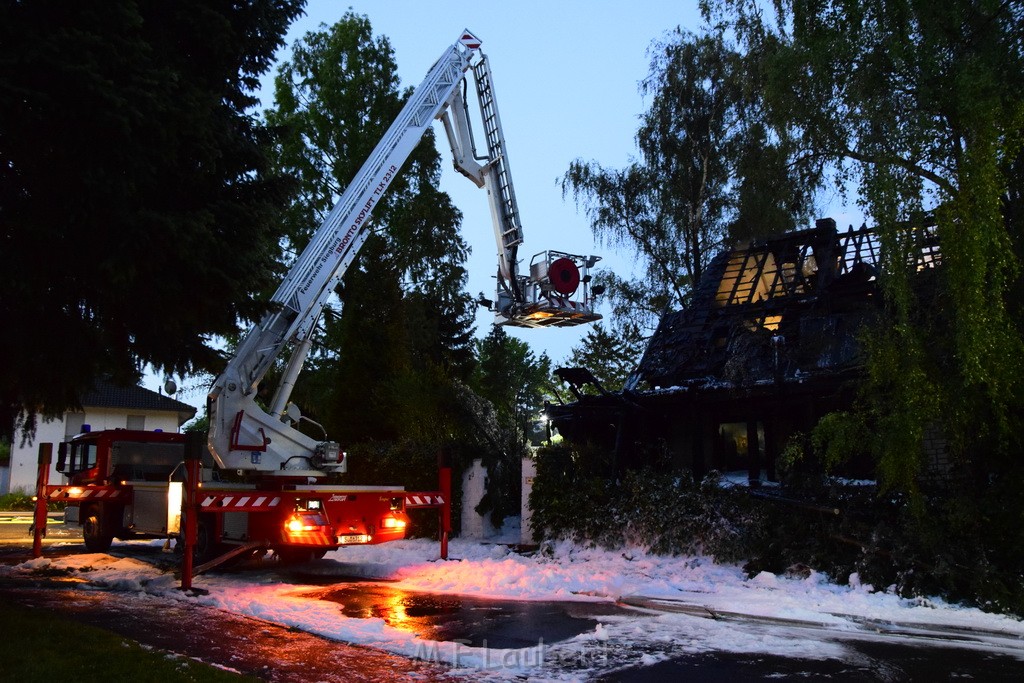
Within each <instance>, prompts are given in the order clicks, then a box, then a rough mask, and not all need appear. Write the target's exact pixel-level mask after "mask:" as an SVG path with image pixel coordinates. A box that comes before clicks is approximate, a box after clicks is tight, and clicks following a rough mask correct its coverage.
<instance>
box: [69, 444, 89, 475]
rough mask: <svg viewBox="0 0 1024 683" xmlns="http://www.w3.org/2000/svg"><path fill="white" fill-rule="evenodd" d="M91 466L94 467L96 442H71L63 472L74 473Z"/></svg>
mask: <svg viewBox="0 0 1024 683" xmlns="http://www.w3.org/2000/svg"><path fill="white" fill-rule="evenodd" d="M93 467H96V444H94V443H88V442H83V443H73V444H71V448H70V453H69V456H68V459H67V464H66V465H65V467H64V470H63V471H64V473H65V474H76V473H78V472H84V471H85V470H89V469H92V468H93Z"/></svg>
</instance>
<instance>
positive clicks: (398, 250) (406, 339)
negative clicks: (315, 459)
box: [266, 12, 474, 484]
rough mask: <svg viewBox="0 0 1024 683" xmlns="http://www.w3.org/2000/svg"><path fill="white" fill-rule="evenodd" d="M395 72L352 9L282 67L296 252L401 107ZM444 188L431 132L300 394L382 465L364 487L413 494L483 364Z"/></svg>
mask: <svg viewBox="0 0 1024 683" xmlns="http://www.w3.org/2000/svg"><path fill="white" fill-rule="evenodd" d="M395 69H396V66H395V62H394V53H393V50H392V48H391V46H390V43H389V42H388V40H387V38H384V37H375V36H374V35H373V30H372V26H371V25H370V22H369V20H368V19H367V18H366V17H365V16H359V15H355V14H353V13H351V12H349V13H347V14H345V16H344V17H343V18H342V19H341V20H340V21H338V22H337V23H336V24H334V25H333V26H322V27H321V28H320V29H319V30H317V31H313V32H310V33H307V34H306V35H305V36H304V37H303V38H302V39H301V40H299V41H298V42H297V43H296V44H295V45H294V47H293V52H292V55H291V58H290V59H289V60H288V61H286V62H284V63H283V64H282V65H281V67H280V69H279V71H278V75H277V78H276V80H275V98H276V102H275V106H274V108H272V109H271V110H269V111H268V112H267V113H266V116H267V120H268V122H269V123H270V124H271V125H272V126H274V127H275V129H277V130H279V131H280V144H279V145H278V147H277V150H276V152H277V154H276V165H277V168H278V170H279V171H280V172H282V173H286V174H288V175H291V176H294V177H295V178H297V180H298V183H299V185H300V188H301V189H300V192H299V195H298V199H297V201H296V202H295V203H293V204H292V206H291V207H289V210H288V213H287V234H288V239H289V240H290V242H291V243H292V244H293V245H294V248H295V249H296V250H297V249H299V248H301V247H302V246H304V244H305V242H306V240H308V237H309V235H310V234H311V233H312V231H313V230H314V229H315V228H316V226H317V225H319V223H320V222H321V220H322V218H323V217H324V216H326V214H327V212H328V211H329V210H330V209H331V208H332V207H333V205H334V204H335V203H336V201H337V199H338V198H339V197H340V195H341V193H342V192H343V191H344V189H345V187H346V186H347V185H348V183H349V182H350V180H351V179H352V178H353V177H354V176H355V174H356V173H357V172H358V170H359V168H360V167H361V166H362V164H363V163H364V162H365V160H366V159H367V158H368V156H369V154H370V152H371V151H372V150H373V148H374V147H375V146H376V144H377V143H378V142H379V141H380V139H381V138H382V137H383V135H384V133H385V131H386V130H387V128H388V126H389V125H390V124H391V122H392V121H393V120H394V118H395V117H396V116H397V115H398V113H399V111H400V110H401V108H402V106H403V104H404V102H405V100H406V98H407V97H408V94H407V93H406V94H403V93H401V92H400V91H399V84H398V77H397V75H396V74H395ZM439 180H440V156H439V154H438V152H437V149H436V145H435V140H434V135H433V132H432V131H428V132H427V134H426V135H424V137H423V139H422V140H421V142H420V144H419V145H418V146H417V147H416V149H415V150H414V151H413V153H412V155H411V156H410V158H409V159H408V161H407V162H406V163H405V165H404V166H403V167H402V169H401V171H400V172H399V174H398V176H397V177H396V178H395V179H394V180H393V181H392V183H391V185H390V187H389V189H388V191H387V192H386V193H385V194H384V195H383V196H382V197H381V199H380V200H379V201H378V204H377V206H376V207H375V208H374V213H373V215H372V217H371V219H370V220H371V226H372V228H371V229H372V233H371V235H370V238H369V239H368V240H367V242H366V244H365V245H364V246H363V248H362V250H361V252H360V255H359V257H358V258H357V259H356V262H355V264H353V265H352V266H351V267H350V268H349V270H348V272H347V273H346V275H345V278H344V281H343V283H342V285H341V286H340V287H339V290H338V292H337V295H338V302H340V305H341V313H340V315H336V314H332V313H330V312H328V313H327V314H326V315H325V317H324V319H323V320H322V321H321V332H320V337H319V339H318V342H319V346H318V347H317V351H316V352H315V353H314V354H313V355H312V356H311V358H310V362H309V363H308V364H307V370H306V372H305V373H304V375H303V377H302V381H301V382H300V385H299V386H298V387H296V391H295V393H294V395H293V400H295V401H296V403H299V404H300V405H302V406H303V408H304V410H305V411H306V412H307V413H308V414H310V415H316V416H317V417H316V418H314V419H318V421H320V422H322V423H323V425H324V426H325V427H326V428H327V431H328V433H330V434H331V435H332V436H333V437H335V438H339V439H340V440H341V441H342V442H343V443H344V444H345V447H346V448H347V449H349V450H352V449H356V450H357V451H358V450H359V449H360V448H361V449H362V453H363V455H364V456H365V457H371V456H372V457H376V456H373V454H376V455H377V456H379V458H378V462H376V463H369V462H366V461H365V460H364V462H362V463H358V465H357V467H358V468H360V470H359V476H360V477H362V479H361V481H363V482H367V481H370V480H372V479H375V478H377V477H378V476H383V475H385V474H386V475H387V476H388V478H389V479H390V482H391V483H395V482H396V481H399V482H401V483H403V484H405V483H408V482H409V481H411V479H410V477H411V476H413V475H414V474H415V473H416V472H417V471H418V470H422V469H423V468H422V467H419V466H418V465H417V463H418V462H419V460H422V458H423V457H428V455H424V454H425V453H426V454H429V457H434V456H435V455H436V454H432V453H429V452H430V450H431V449H432V448H433V449H436V448H442V447H448V446H449V445H450V444H451V443H452V442H453V441H456V440H458V436H457V435H461V434H462V432H463V431H464V428H463V427H462V425H460V424H459V423H458V420H457V411H453V409H452V405H453V403H457V399H456V398H453V397H456V396H458V395H460V390H459V388H458V382H459V381H460V380H465V379H467V378H468V377H469V373H470V372H471V370H472V366H473V362H474V360H473V354H472V344H471V337H472V322H473V318H472V314H473V303H472V300H471V298H470V297H469V296H468V294H467V293H466V292H465V291H464V287H465V281H466V273H465V267H464V262H465V259H466V256H467V255H468V251H469V249H468V247H467V245H466V243H465V241H464V240H463V238H462V236H461V235H460V234H459V230H458V228H459V223H460V221H461V214H460V212H459V211H458V210H457V209H456V208H455V207H454V206H453V205H452V203H451V199H450V198H449V197H448V196H447V195H446V194H445V193H443V192H441V191H440V190H439V189H438V187H437V185H438V182H439ZM359 444H362V446H359ZM370 444H376V445H372V446H371V445H370ZM431 444H433V446H431ZM412 451H415V452H416V453H415V454H413V453H412ZM402 452H406V453H407V455H408V456H409V458H408V459H407V460H406V461H405V462H403V463H402V464H401V465H399V466H398V467H399V468H400V469H396V468H395V463H394V461H393V460H391V459H390V458H392V457H395V458H398V459H401V457H402V456H401V453H402ZM417 459H419V460H417ZM353 462H354V463H355V460H354V461H353ZM366 468H371V469H366ZM373 468H376V469H373Z"/></svg>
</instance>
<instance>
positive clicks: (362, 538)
mask: <svg viewBox="0 0 1024 683" xmlns="http://www.w3.org/2000/svg"><path fill="white" fill-rule="evenodd" d="M369 542H370V537H369V536H366V535H364V534H354V535H352V536H338V543H340V544H342V545H350V544H353V543H369Z"/></svg>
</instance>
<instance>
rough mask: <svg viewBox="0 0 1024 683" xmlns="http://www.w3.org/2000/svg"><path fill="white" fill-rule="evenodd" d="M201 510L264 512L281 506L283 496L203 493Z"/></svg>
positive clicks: (200, 503)
mask: <svg viewBox="0 0 1024 683" xmlns="http://www.w3.org/2000/svg"><path fill="white" fill-rule="evenodd" d="M200 495H201V496H202V498H201V499H200V501H199V509H200V510H202V511H203V512H262V511H264V510H273V509H274V508H276V507H277V506H278V505H280V504H281V496H275V495H272V494H267V495H264V494H252V493H250V494H238V493H208V492H205V491H204V492H201V493H200Z"/></svg>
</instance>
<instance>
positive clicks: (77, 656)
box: [0, 599, 257, 683]
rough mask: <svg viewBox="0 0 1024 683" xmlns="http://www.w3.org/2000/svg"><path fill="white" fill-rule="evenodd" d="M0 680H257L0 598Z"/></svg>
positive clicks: (222, 682)
mask: <svg viewBox="0 0 1024 683" xmlns="http://www.w3.org/2000/svg"><path fill="white" fill-rule="evenodd" d="M0 623H2V624H6V626H7V627H6V628H5V629H4V637H3V638H2V639H0V671H2V675H0V678H3V679H4V680H8V681H19V682H20V683H32V682H33V681H40V682H43V681H46V682H47V683H52V681H53V680H54V678H55V677H61V678H68V677H73V678H76V679H78V680H80V681H200V682H202V683H205V682H210V683H226V682H227V681H231V683H238V681H245V680H257V679H254V678H250V677H247V676H241V675H239V674H234V673H231V672H229V671H224V670H222V669H218V668H216V667H213V666H209V665H206V664H202V663H200V662H196V661H194V660H191V659H187V658H185V657H179V656H176V655H171V654H167V653H164V652H160V651H157V650H148V649H146V648H144V647H142V646H141V645H139V644H138V643H134V642H132V641H130V640H127V639H125V638H122V637H120V636H117V635H115V634H113V633H110V632H109V631H104V630H103V629H101V628H97V627H95V626H89V625H87V624H80V623H78V622H75V621H72V620H70V619H67V618H65V617H62V616H60V615H56V614H53V613H52V612H42V611H40V610H35V609H30V608H26V607H21V606H20V605H14V604H11V603H10V602H7V601H6V600H3V599H0Z"/></svg>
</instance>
